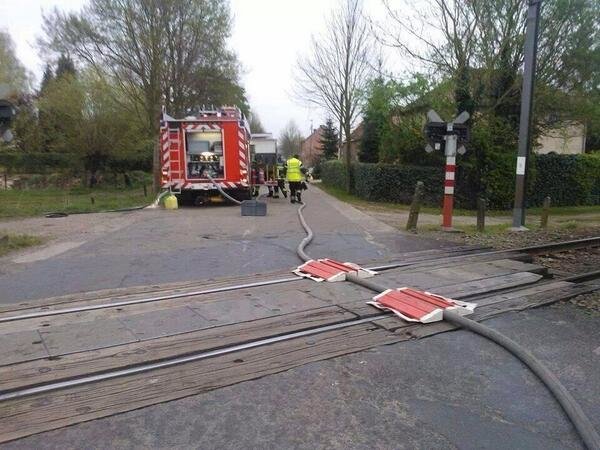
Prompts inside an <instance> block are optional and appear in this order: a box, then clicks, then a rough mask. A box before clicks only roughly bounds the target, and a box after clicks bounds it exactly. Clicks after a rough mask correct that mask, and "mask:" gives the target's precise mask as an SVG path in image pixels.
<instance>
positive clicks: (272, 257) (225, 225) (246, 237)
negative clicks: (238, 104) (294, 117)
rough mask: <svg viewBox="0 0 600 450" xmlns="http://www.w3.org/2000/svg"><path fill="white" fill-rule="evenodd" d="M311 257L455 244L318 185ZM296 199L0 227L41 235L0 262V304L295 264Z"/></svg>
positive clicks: (353, 257)
mask: <svg viewBox="0 0 600 450" xmlns="http://www.w3.org/2000/svg"><path fill="white" fill-rule="evenodd" d="M304 198H305V201H306V203H307V206H306V208H305V212H304V215H305V217H306V219H307V220H308V222H309V223H310V225H311V227H312V228H313V229H314V231H315V233H316V237H315V240H314V242H313V244H312V245H311V246H310V248H309V249H308V251H309V253H310V254H311V255H313V256H315V257H331V258H337V259H341V260H344V261H354V262H357V263H368V262H371V261H381V260H389V259H394V256H395V255H397V254H399V253H402V252H409V251H414V250H422V249H428V248H438V247H443V246H449V245H453V244H449V243H445V242H443V241H435V240H431V239H424V238H419V237H416V236H414V235H410V234H403V233H399V232H398V231H397V230H395V229H394V228H392V227H390V226H389V225H386V224H384V223H382V222H379V221H377V220H375V219H373V218H371V217H370V216H368V215H366V214H364V213H362V212H360V211H357V210H356V209H354V208H352V207H350V206H348V205H346V204H344V203H342V202H339V201H337V200H336V199H334V198H333V197H331V196H329V195H327V194H325V193H323V192H322V191H320V190H318V189H316V188H311V189H310V190H309V191H307V192H306V194H305V196H304ZM296 209H297V208H296V205H291V204H290V203H289V202H288V201H286V200H284V199H279V200H271V201H269V204H268V215H267V216H266V217H241V216H240V212H239V207H204V208H182V209H179V210H177V211H164V210H142V211H134V212H128V213H113V214H88V215H76V216H69V217H65V218H55V219H47V218H36V219H29V220H25V221H18V222H10V223H5V224H0V231H2V230H10V231H12V232H15V233H18V232H24V231H22V230H25V232H29V233H33V234H40V233H42V234H43V233H48V234H50V235H52V236H55V238H54V239H52V240H50V241H49V242H48V244H47V245H46V246H45V247H43V248H41V249H38V248H33V249H30V250H28V251H26V252H21V253H19V254H13V255H11V256H9V257H4V258H2V259H0V303H13V302H18V301H22V300H26V299H35V298H44V297H50V296H56V295H63V294H70V293H76V292H83V291H90V290H97V289H107V288H115V287H128V286H138V285H148V284H152V285H154V284H160V283H169V282H179V281H190V280H205V279H209V278H221V277H227V276H232V275H237V274H239V275H248V274H253V273H264V272H270V271H273V270H282V269H287V268H290V269H291V268H293V267H296V266H297V265H298V264H299V262H300V261H299V259H298V257H297V256H296V247H297V245H298V243H299V242H300V240H302V239H303V238H304V236H305V233H304V230H303V229H302V228H301V226H300V223H299V222H298V218H297V215H296Z"/></svg>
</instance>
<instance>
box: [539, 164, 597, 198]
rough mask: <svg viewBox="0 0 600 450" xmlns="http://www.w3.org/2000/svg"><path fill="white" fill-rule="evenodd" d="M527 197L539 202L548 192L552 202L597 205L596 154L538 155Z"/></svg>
mask: <svg viewBox="0 0 600 450" xmlns="http://www.w3.org/2000/svg"><path fill="white" fill-rule="evenodd" d="M536 166H537V177H536V182H535V185H534V189H533V193H532V195H531V197H530V200H531V203H532V205H536V206H537V205H540V204H542V202H543V201H544V197H546V196H548V195H549V196H550V198H551V199H552V204H553V205H556V206H574V205H600V155H599V154H594V153H591V154H585V155H555V154H549V155H538V156H537V158H536Z"/></svg>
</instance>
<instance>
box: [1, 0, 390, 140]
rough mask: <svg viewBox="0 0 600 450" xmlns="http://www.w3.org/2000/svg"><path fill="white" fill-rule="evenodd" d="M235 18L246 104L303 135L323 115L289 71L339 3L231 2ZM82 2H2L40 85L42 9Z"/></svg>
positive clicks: (374, 6) (271, 123)
mask: <svg viewBox="0 0 600 450" xmlns="http://www.w3.org/2000/svg"><path fill="white" fill-rule="evenodd" d="M230 2H231V11H232V13H233V15H234V27H233V35H232V38H231V42H230V46H231V48H233V49H234V50H235V51H236V53H237V54H238V56H239V59H240V61H241V63H242V65H243V67H244V69H245V73H244V75H243V84H244V86H245V88H246V92H247V95H248V98H249V100H250V105H251V107H252V109H253V110H254V111H257V112H258V115H259V116H260V119H261V121H262V123H263V125H264V126H265V128H266V129H267V131H270V132H273V133H275V134H276V135H277V134H278V133H279V132H280V130H281V129H282V128H283V127H284V126H285V124H286V123H287V122H288V120H290V119H294V120H295V121H296V123H297V124H298V126H299V127H300V129H301V131H302V132H303V134H305V135H307V134H308V133H309V129H310V123H311V120H312V121H313V123H314V125H315V127H316V126H317V125H318V124H319V123H321V122H322V121H323V118H324V117H323V113H322V112H321V111H318V110H314V109H312V110H311V109H309V108H307V107H306V106H304V105H301V104H298V103H297V101H296V100H294V98H293V96H292V90H293V71H294V65H295V63H296V60H297V56H298V54H299V53H305V52H307V50H308V49H309V43H310V36H311V34H316V33H319V32H321V31H322V30H323V28H324V24H325V18H326V17H327V16H328V15H329V13H330V11H331V10H332V9H333V8H334V7H335V6H336V5H337V3H338V1H337V0H230ZM85 3H86V1H85V0H0V28H2V29H6V30H8V31H9V33H10V34H11V36H12V39H13V40H14V42H15V44H16V47H17V56H18V57H19V58H20V60H21V61H22V63H23V64H24V65H25V66H26V67H27V68H28V69H29V70H30V71H31V72H33V73H34V75H35V77H36V81H37V82H39V80H40V78H41V73H42V72H43V62H42V59H41V58H40V56H39V54H38V51H37V49H36V46H35V42H36V38H37V36H39V35H40V33H41V23H42V10H44V11H48V10H50V9H52V8H53V7H55V6H56V7H59V8H61V9H63V10H77V9H79V8H81V6H82V5H83V4H85ZM365 9H367V10H369V11H375V13H377V12H380V11H381V4H380V0H365Z"/></svg>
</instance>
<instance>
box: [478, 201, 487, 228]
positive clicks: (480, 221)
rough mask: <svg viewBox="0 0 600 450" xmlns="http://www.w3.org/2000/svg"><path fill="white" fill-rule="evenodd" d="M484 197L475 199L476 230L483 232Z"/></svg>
mask: <svg viewBox="0 0 600 450" xmlns="http://www.w3.org/2000/svg"><path fill="white" fill-rule="evenodd" d="M485 203H486V202H485V199H484V198H478V199H477V231H479V232H480V233H483V231H484V230H485Z"/></svg>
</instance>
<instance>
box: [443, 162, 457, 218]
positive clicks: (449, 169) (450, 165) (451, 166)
mask: <svg viewBox="0 0 600 450" xmlns="http://www.w3.org/2000/svg"><path fill="white" fill-rule="evenodd" d="M455 174H456V156H446V176H445V177H444V207H443V210H442V211H443V212H442V214H443V219H442V227H444V228H452V209H453V206H454V181H455V180H454V178H455Z"/></svg>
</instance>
